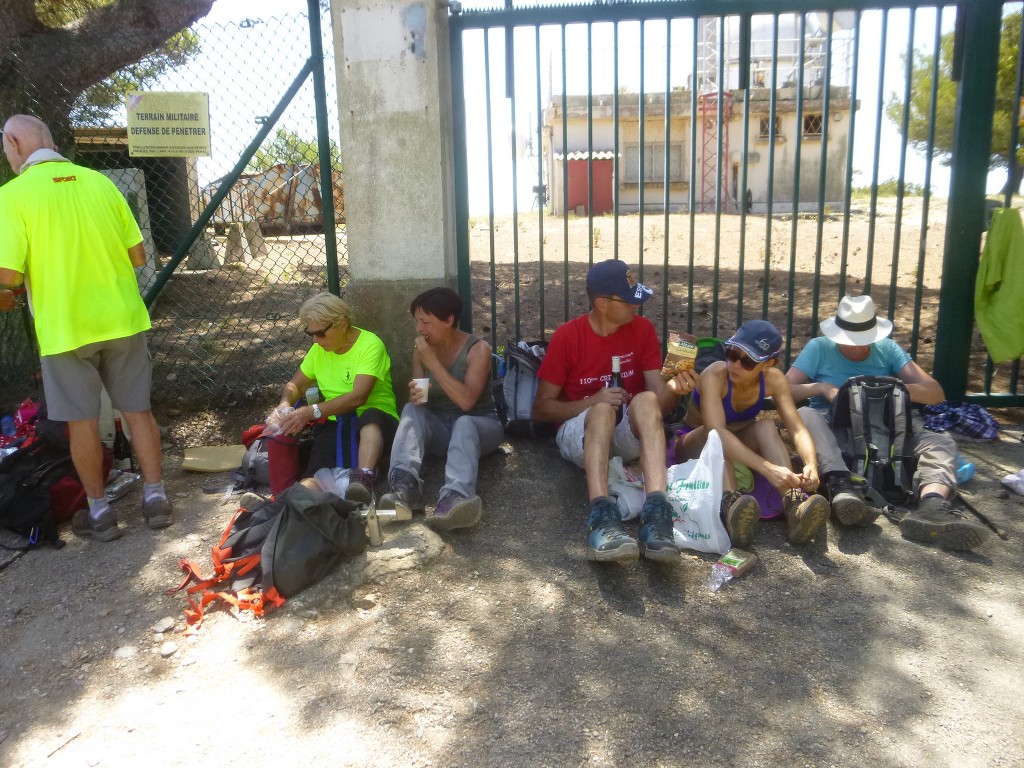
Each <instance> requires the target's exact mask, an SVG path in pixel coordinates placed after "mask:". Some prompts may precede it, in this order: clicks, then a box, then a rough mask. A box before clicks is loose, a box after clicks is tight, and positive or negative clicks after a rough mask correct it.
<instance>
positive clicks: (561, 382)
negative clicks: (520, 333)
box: [537, 315, 661, 402]
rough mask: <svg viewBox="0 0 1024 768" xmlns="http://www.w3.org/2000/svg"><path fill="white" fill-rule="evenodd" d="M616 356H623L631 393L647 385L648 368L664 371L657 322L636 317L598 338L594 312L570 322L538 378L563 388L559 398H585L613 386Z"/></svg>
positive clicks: (560, 330)
mask: <svg viewBox="0 0 1024 768" xmlns="http://www.w3.org/2000/svg"><path fill="white" fill-rule="evenodd" d="M613 355H618V356H619V357H620V358H621V372H622V388H623V389H625V390H626V391H627V392H629V396H630V397H633V396H634V395H636V394H639V393H640V392H643V391H644V390H645V389H647V387H646V385H645V382H644V371H660V370H661V347H660V346H659V345H658V336H657V334H655V332H654V325H652V324H651V321H650V320H648V319H647V318H646V317H636V318H634V319H633V320H632V321H631V322H629V323H627V324H626V325H624V326H622V327H621V328H619V329H618V330H616V331H615V333H613V334H612V335H611V336H598V335H597V334H596V333H594V329H593V328H591V327H590V318H589V316H588V315H581V316H580V317H577V318H575V319H573V320H570V321H569V322H567V323H564V324H563V325H561V326H559V328H558V330H557V331H555V333H554V335H553V336H552V337H551V341H550V342H549V343H548V351H547V353H546V354H545V355H544V360H543V362H541V364H540V370H539V371H537V376H539V377H540V378H541V379H543V380H544V381H547V382H550V383H551V384H554V385H555V386H558V387H561V388H562V392H561V394H560V395H559V396H558V399H559V400H565V401H569V402H572V401H576V400H582V399H583V398H585V397H590V396H591V395H593V394H594V393H596V392H597V391H598V390H599V389H601V388H603V387H606V386H607V385H608V380H609V379H610V378H611V376H612V356H613Z"/></svg>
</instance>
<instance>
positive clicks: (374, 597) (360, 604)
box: [352, 592, 380, 611]
mask: <svg viewBox="0 0 1024 768" xmlns="http://www.w3.org/2000/svg"><path fill="white" fill-rule="evenodd" d="M379 599H380V595H378V594H376V593H375V592H370V593H369V594H366V595H363V596H362V597H357V598H356V599H354V600H353V601H352V605H354V606H355V607H356V608H358V609H360V610H362V611H370V610H373V609H374V608H376V607H377V601H378V600H379Z"/></svg>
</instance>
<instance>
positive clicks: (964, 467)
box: [956, 453, 974, 485]
mask: <svg viewBox="0 0 1024 768" xmlns="http://www.w3.org/2000/svg"><path fill="white" fill-rule="evenodd" d="M972 477H974V462H971V461H967V460H966V459H965V458H964V457H963V456H961V455H960V454H959V453H958V454H957V455H956V484H957V485H963V484H964V483H966V482H968V481H969V480H970V479H971V478H972Z"/></svg>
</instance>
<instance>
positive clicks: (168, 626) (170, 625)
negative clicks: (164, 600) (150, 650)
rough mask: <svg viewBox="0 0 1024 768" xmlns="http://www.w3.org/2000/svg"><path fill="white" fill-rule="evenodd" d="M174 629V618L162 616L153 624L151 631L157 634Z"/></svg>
mask: <svg viewBox="0 0 1024 768" xmlns="http://www.w3.org/2000/svg"><path fill="white" fill-rule="evenodd" d="M172 629H174V618H173V617H171V616H164V617H163V618H162V619H160V621H158V622H157V623H156V624H154V625H153V632H154V633H155V634H158V635H162V634H163V633H164V632H170V631H171V630H172Z"/></svg>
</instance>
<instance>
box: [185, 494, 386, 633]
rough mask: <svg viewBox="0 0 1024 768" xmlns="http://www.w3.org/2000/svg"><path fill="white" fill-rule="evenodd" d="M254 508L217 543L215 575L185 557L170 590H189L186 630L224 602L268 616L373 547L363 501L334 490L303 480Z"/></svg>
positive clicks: (196, 627) (236, 519)
mask: <svg viewBox="0 0 1024 768" xmlns="http://www.w3.org/2000/svg"><path fill="white" fill-rule="evenodd" d="M253 496H254V495H253ZM250 498H252V497H250ZM251 506H252V508H251V509H247V508H245V507H242V508H240V509H239V510H238V512H236V513H235V514H234V516H232V518H231V521H230V522H229V523H228V525H227V527H226V528H225V529H224V533H223V535H222V536H221V538H220V542H219V543H218V544H217V546H215V547H213V549H212V551H211V556H212V559H213V575H212V576H210V577H209V578H205V577H203V576H202V574H201V572H200V569H199V566H198V564H196V563H194V562H191V561H189V560H181V561H180V562H179V566H180V567H181V570H182V571H184V572H185V576H184V578H182V580H181V583H180V584H179V585H178V586H177V587H175V588H174V589H171V590H168V591H167V594H174V593H175V592H178V591H180V590H182V589H184V590H185V593H186V595H187V597H188V602H189V606H190V607H189V608H186V609H185V610H184V614H185V624H186V626H185V633H186V634H195V633H196V632H198V630H199V627H200V625H201V624H202V622H203V613H204V610H205V609H206V607H207V606H208V605H210V604H211V603H213V602H215V601H217V600H220V601H222V602H224V603H226V604H228V605H231V606H233V607H235V608H237V609H238V610H240V611H251V612H252V614H253V615H255V616H263V615H264V614H265V613H266V612H267V611H269V610H271V609H273V608H277V607H280V606H281V605H283V604H284V602H285V600H286V599H287V598H290V597H294V596H295V595H297V594H298V593H299V592H301V591H302V590H303V589H305V588H306V587H309V586H312V585H313V584H315V583H316V582H318V581H320V579H322V578H323V577H324V576H326V575H327V574H328V573H329V572H330V571H331V570H333V569H334V567H335V566H336V565H337V564H338V562H339V561H340V560H341V559H342V558H344V557H346V556H352V555H357V554H359V553H361V552H363V551H364V550H365V549H366V529H365V527H364V523H363V519H362V516H361V515H360V509H359V505H357V504H355V503H354V502H351V501H347V500H345V499H342V498H339V497H338V496H335V495H334V494H331V493H324V492H322V491H313V490H310V489H309V488H306V487H305V486H304V485H301V484H296V485H293V486H292V487H290V488H288V489H287V490H285V491H283V492H281V494H279V495H278V496H277V498H276V499H273V500H270V501H265V502H264V503H259V504H252V505H251Z"/></svg>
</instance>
